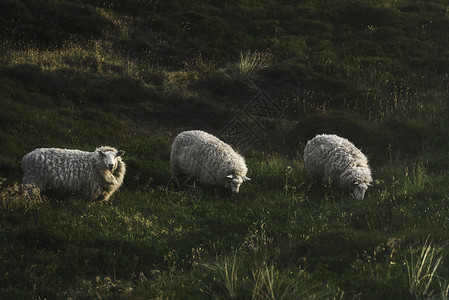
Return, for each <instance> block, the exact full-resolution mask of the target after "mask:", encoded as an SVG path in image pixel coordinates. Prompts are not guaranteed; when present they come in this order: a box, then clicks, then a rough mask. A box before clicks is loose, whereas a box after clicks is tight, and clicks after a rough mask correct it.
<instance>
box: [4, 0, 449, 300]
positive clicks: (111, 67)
mask: <svg viewBox="0 0 449 300" xmlns="http://www.w3.org/2000/svg"><path fill="white" fill-rule="evenodd" d="M0 7H1V9H0V32H1V33H2V34H1V35H0V107H1V109H0V146H1V152H0V177H1V178H4V179H2V181H1V185H0V214H1V218H0V243H1V245H2V246H1V250H0V298H2V299H3V298H4V299H32V298H41V299H43V298H47V299H53V298H58V299H60V298H69V297H71V298H72V299H92V298H103V299H104V298H106V299H165V298H175V299H188V298H191V299H210V298H219V299H228V298H236V299H248V298H252V299H303V298H319V299H327V298H341V297H342V298H345V299H352V298H356V299H357V298H360V299H413V298H419V299H421V298H426V299H427V298H441V299H447V298H448V294H449V290H448V289H449V281H448V280H447V278H449V277H448V276H449V268H448V266H447V258H446V256H444V255H445V254H447V251H448V248H447V247H446V241H448V240H449V231H448V228H447V227H448V226H449V185H448V184H447V183H448V181H449V173H448V171H447V170H448V168H449V147H448V146H449V145H448V141H449V134H448V133H449V115H448V113H449V105H448V101H447V99H448V98H449V75H448V74H449V50H448V49H449V2H447V1H443V0H441V1H412V0H404V1H401V0H398V1H387V0H383V1H382V0H379V1H367V0H354V1H333V0H329V1H326V0H322V1H315V0H309V1H308V0H305V1H293V0H291V1H290V0H279V1H249V0H243V1H235V0H221V1H203V0H201V1H191V0H186V1H175V0H167V1H151V0H148V1H139V0H119V1H94V0H92V1H82V3H81V2H80V1H68V0H63V1H43V0H35V1H15V0H7V1H5V0H0ZM260 92H263V93H266V94H265V95H268V96H269V97H271V98H270V99H271V101H272V102H271V103H274V104H275V106H276V107H277V109H275V110H274V112H275V113H274V114H272V115H269V114H268V115H264V116H262V117H260V118H259V117H254V114H252V115H251V116H250V117H248V114H245V113H244V112H243V111H242V109H244V108H245V107H248V106H247V105H249V103H253V102H251V100H252V99H254V98H253V97H254V96H255V95H257V93H260ZM250 108H251V106H250ZM253 108H254V106H253ZM235 116H239V117H241V118H242V120H243V121H244V122H245V124H247V125H248V127H249V128H250V129H251V130H252V131H251V132H253V133H254V135H255V136H256V140H255V141H254V143H253V144H252V145H251V146H250V147H248V148H245V147H243V145H239V144H235V145H234V146H235V147H236V148H237V149H240V151H241V152H242V154H243V155H244V156H245V157H246V159H247V162H248V166H249V169H250V171H249V173H248V176H249V177H251V178H252V181H251V182H247V183H244V184H243V186H242V187H241V192H240V194H238V195H234V196H232V197H229V196H227V195H222V194H218V195H215V194H214V193H211V192H207V193H205V194H203V195H202V197H200V198H195V197H193V196H192V195H189V194H182V193H181V194H179V195H178V197H173V199H175V200H173V199H171V200H169V199H167V197H166V187H165V184H166V183H167V181H168V179H169V176H170V173H169V154H170V144H171V141H172V140H173V138H174V136H175V135H176V134H177V133H179V132H180V131H182V130H186V129H193V128H195V129H203V130H206V131H209V132H211V133H213V134H218V133H220V131H221V130H222V129H223V128H225V126H226V125H227V124H228V123H229V122H230V121H231V120H232V119H233V118H234V117H235ZM323 132H327V133H337V134H339V135H341V136H344V137H347V138H349V139H350V140H351V141H353V142H354V143H355V145H356V146H358V147H359V148H361V149H362V150H363V152H364V153H365V154H366V155H367V156H368V157H369V160H370V162H371V166H372V171H373V177H374V178H375V182H374V186H373V187H371V188H370V189H369V190H368V192H367V195H366V198H365V200H364V201H355V200H354V199H353V198H351V197H350V196H349V195H348V194H347V193H345V192H342V191H338V190H335V189H333V188H330V187H324V186H322V185H321V184H319V183H317V182H314V181H313V180H312V179H310V178H309V177H308V176H307V174H306V172H305V170H304V168H303V163H302V159H301V154H302V147H303V146H304V144H305V143H306V142H307V140H308V139H310V138H311V137H313V136H314V135H315V134H317V133H323ZM100 145H111V146H115V147H117V148H120V149H123V150H125V151H126V154H125V157H124V160H125V162H126V163H127V166H128V171H127V175H126V178H125V184H124V186H123V187H122V188H121V189H120V190H119V191H118V192H117V193H116V194H115V195H114V196H113V198H112V199H111V201H110V202H109V203H98V202H94V203H90V202H87V201H84V200H80V199H78V198H76V197H69V198H65V199H59V198H58V199H55V198H51V197H44V198H40V197H35V196H24V195H23V194H22V193H21V191H20V188H19V187H18V186H16V185H15V184H16V183H20V181H21V171H20V160H21V158H22V156H24V155H25V154H26V153H28V152H29V151H31V150H33V149H34V148H37V147H65V148H78V149H83V150H87V151H93V150H94V148H95V147H97V146H100Z"/></svg>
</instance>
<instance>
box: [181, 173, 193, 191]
mask: <svg viewBox="0 0 449 300" xmlns="http://www.w3.org/2000/svg"><path fill="white" fill-rule="evenodd" d="M192 177H193V175H190V176H189V177H187V179H186V180H184V182H183V183H182V184H181V186H179V187H180V188H181V187H183V186H184V185H186V183H187V182H189V180H190V178H192Z"/></svg>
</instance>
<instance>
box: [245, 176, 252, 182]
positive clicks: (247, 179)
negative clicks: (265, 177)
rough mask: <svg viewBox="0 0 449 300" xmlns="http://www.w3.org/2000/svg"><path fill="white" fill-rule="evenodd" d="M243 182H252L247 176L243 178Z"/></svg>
mask: <svg viewBox="0 0 449 300" xmlns="http://www.w3.org/2000/svg"><path fill="white" fill-rule="evenodd" d="M243 180H245V181H251V178H249V177H246V176H243Z"/></svg>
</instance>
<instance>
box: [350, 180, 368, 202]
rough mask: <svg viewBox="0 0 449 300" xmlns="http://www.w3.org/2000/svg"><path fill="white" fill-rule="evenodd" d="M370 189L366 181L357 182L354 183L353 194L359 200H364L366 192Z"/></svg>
mask: <svg viewBox="0 0 449 300" xmlns="http://www.w3.org/2000/svg"><path fill="white" fill-rule="evenodd" d="M367 189H368V185H367V184H366V183H364V182H362V183H359V182H356V183H354V185H353V186H352V194H353V195H354V197H355V198H356V199H357V200H363V198H364V197H365V192H366V190H367Z"/></svg>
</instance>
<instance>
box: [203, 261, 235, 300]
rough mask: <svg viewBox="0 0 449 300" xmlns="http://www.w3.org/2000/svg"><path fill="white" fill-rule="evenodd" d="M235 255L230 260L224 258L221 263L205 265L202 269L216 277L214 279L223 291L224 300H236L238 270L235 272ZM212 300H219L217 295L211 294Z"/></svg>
mask: <svg viewBox="0 0 449 300" xmlns="http://www.w3.org/2000/svg"><path fill="white" fill-rule="evenodd" d="M237 264H238V262H237V254H236V253H234V256H233V257H231V258H226V259H224V260H223V261H218V260H217V262H215V263H211V264H208V263H205V264H203V266H204V267H206V268H208V269H210V270H212V271H213V272H214V273H216V274H217V275H218V276H217V277H214V281H215V280H216V281H217V282H218V284H219V285H220V286H221V288H222V289H223V292H224V294H225V298H226V299H238V298H239V297H238V294H239V293H238V272H237V271H238V270H237ZM211 293H212V294H213V295H214V298H217V299H219V298H220V297H219V294H217V293H215V292H213V291H212V292H211Z"/></svg>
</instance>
